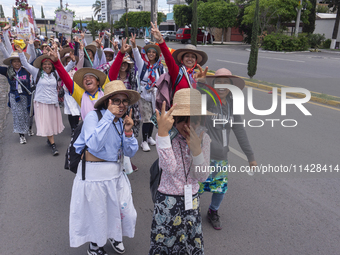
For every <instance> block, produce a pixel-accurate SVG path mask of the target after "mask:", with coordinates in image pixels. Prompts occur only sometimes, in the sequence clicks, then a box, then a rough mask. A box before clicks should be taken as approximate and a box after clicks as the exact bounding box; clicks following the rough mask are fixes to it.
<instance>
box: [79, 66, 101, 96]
mask: <svg viewBox="0 0 340 255" xmlns="http://www.w3.org/2000/svg"><path fill="white" fill-rule="evenodd" d="M87 73H93V74H94V75H96V76H98V78H99V87H101V86H103V85H104V83H105V81H106V74H104V73H103V72H101V71H99V70H96V69H93V68H91V67H83V68H81V69H79V70H78V71H77V72H75V73H74V76H73V81H74V82H75V83H77V84H78V85H79V87H81V88H82V89H84V90H85V87H84V85H83V79H84V75H85V74H87Z"/></svg>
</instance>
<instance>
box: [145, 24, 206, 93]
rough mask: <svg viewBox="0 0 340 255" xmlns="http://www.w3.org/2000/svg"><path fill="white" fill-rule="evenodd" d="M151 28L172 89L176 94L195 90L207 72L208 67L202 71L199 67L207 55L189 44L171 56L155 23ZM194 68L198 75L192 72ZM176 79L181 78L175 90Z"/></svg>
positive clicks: (204, 61)
mask: <svg viewBox="0 0 340 255" xmlns="http://www.w3.org/2000/svg"><path fill="white" fill-rule="evenodd" d="M151 27H152V28H151V33H152V35H153V36H154V37H155V39H156V40H157V42H158V43H159V47H160V49H161V51H162V53H163V56H164V59H165V63H166V65H167V67H168V71H169V74H170V77H171V80H172V89H173V90H175V92H176V91H178V90H180V89H182V88H196V84H197V82H198V81H199V80H200V79H202V80H203V79H204V78H205V76H206V74H207V72H208V67H206V68H205V70H204V71H203V69H202V67H201V66H203V65H204V64H205V63H206V62H207V61H208V55H207V54H206V53H205V52H204V51H201V50H198V49H197V48H196V47H195V46H194V45H191V44H188V45H186V46H185V47H184V48H183V49H178V50H176V51H175V52H174V53H172V55H171V53H170V51H169V49H168V46H167V45H166V43H165V41H164V40H163V37H162V34H161V32H160V31H159V30H158V28H157V22H156V23H155V24H153V23H151ZM196 67H198V68H199V72H198V73H196V71H195V70H194V69H195V68H196ZM178 77H181V78H180V81H179V82H178V83H177V86H176V88H175V87H174V86H175V84H174V83H175V81H176V80H177V78H178Z"/></svg>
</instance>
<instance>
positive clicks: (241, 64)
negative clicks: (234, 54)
mask: <svg viewBox="0 0 340 255" xmlns="http://www.w3.org/2000/svg"><path fill="white" fill-rule="evenodd" d="M216 61H220V62H227V63H232V64H237V65H243V66H247V65H248V64H244V63H238V62H233V61H227V60H222V59H216Z"/></svg>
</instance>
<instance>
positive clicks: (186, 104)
mask: <svg viewBox="0 0 340 255" xmlns="http://www.w3.org/2000/svg"><path fill="white" fill-rule="evenodd" d="M173 104H177V105H176V107H175V109H174V110H173V112H172V113H171V115H172V116H204V115H216V114H214V113H212V112H209V111H206V113H205V114H203V113H202V95H201V93H200V92H199V91H198V90H197V89H190V88H187V89H180V90H177V92H176V93H175V95H174V99H173Z"/></svg>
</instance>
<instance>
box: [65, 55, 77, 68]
mask: <svg viewBox="0 0 340 255" xmlns="http://www.w3.org/2000/svg"><path fill="white" fill-rule="evenodd" d="M69 57H70V53H66V54H65V55H64V57H63V58H62V59H61V63H63V65H64V66H65V65H66V60H67V58H69ZM75 58H76V64H77V63H78V61H79V57H78V56H75Z"/></svg>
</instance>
